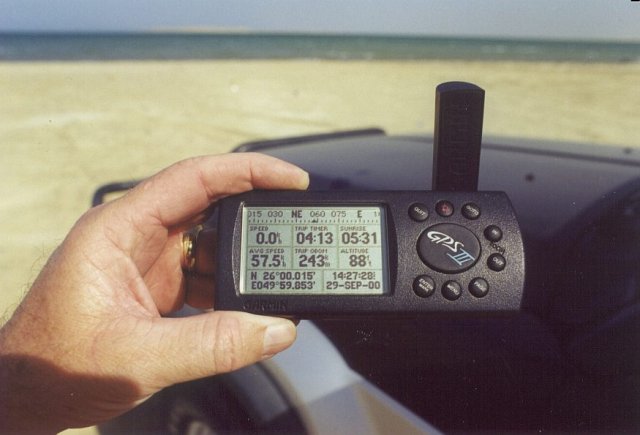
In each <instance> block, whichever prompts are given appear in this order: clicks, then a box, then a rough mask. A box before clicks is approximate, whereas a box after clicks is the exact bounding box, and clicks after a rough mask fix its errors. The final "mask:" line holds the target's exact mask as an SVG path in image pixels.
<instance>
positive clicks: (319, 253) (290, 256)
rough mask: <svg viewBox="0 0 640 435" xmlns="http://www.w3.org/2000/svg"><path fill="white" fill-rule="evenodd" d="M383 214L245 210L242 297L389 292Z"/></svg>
mask: <svg viewBox="0 0 640 435" xmlns="http://www.w3.org/2000/svg"><path fill="white" fill-rule="evenodd" d="M385 241H386V225H385V216H384V208H383V207H381V206H379V205H365V206H361V205H358V206H355V205H354V206H335V207H334V206H318V207H311V206H301V207H295V206H286V207H283V206H277V207H276V206H269V207H261V206H244V207H243V208H242V242H241V251H242V253H241V259H240V293H242V294H264V295H268V294H316V295H322V294H340V295H345V294H358V295H368V294H370V295H379V294H384V293H386V292H387V289H388V286H387V279H388V278H387V275H388V267H387V251H386V250H387V247H386V246H385Z"/></svg>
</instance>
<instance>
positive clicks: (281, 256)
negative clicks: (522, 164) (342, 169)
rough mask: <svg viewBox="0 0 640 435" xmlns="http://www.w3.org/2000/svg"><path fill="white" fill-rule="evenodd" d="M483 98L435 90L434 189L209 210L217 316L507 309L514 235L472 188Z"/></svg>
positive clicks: (498, 208) (229, 202)
mask: <svg viewBox="0 0 640 435" xmlns="http://www.w3.org/2000/svg"><path fill="white" fill-rule="evenodd" d="M483 104H484V91H483V90H482V89H480V88H479V87H477V86H475V85H472V84H468V83H461V82H451V83H445V84H442V85H440V86H438V88H437V90H436V123H435V134H434V171H433V186H434V189H435V190H434V191H306V192H301V191H296V192H293V191H252V192H247V193H245V194H241V195H237V196H233V197H229V198H225V199H223V200H221V201H220V202H219V205H218V209H219V216H218V245H217V272H216V294H215V304H214V307H215V309H217V310H240V311H248V312H252V313H258V314H272V315H280V316H287V317H296V318H331V317H345V316H351V315H363V316H375V315H418V314H426V313H473V312H495V313H509V312H513V311H517V310H519V308H520V305H521V301H522V291H523V286H524V250H523V245H522V236H521V234H520V229H519V226H518V223H517V220H516V217H515V214H514V212H513V209H512V206H511V203H510V201H509V199H508V198H507V196H506V194H504V193H503V192H477V191H476V189H477V184H478V169H479V162H480V141H481V136H482V113H483Z"/></svg>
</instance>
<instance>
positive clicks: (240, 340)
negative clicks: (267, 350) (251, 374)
mask: <svg viewBox="0 0 640 435" xmlns="http://www.w3.org/2000/svg"><path fill="white" fill-rule="evenodd" d="M242 330H243V325H241V324H240V321H239V319H237V318H235V317H233V316H226V315H221V316H218V317H217V319H216V324H215V325H214V331H215V333H214V339H213V343H212V345H213V349H212V353H213V365H214V370H215V372H216V373H223V372H229V371H232V370H235V369H238V368H240V367H242V366H243V365H245V364H247V362H248V361H247V360H248V348H247V344H246V341H245V339H244V337H243V334H242Z"/></svg>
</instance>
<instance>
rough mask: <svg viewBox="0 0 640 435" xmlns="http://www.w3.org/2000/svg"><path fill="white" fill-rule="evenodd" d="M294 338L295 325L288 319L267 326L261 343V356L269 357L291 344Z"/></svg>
mask: <svg viewBox="0 0 640 435" xmlns="http://www.w3.org/2000/svg"><path fill="white" fill-rule="evenodd" d="M295 339H296V327H295V326H294V325H293V323H291V322H289V321H282V322H278V323H275V324H272V325H269V326H267V329H266V331H265V332H264V338H263V343H262V358H263V359H264V358H269V357H271V356H273V355H275V354H276V353H278V352H281V351H283V350H285V349H286V348H287V347H289V346H291V343H293V340H295Z"/></svg>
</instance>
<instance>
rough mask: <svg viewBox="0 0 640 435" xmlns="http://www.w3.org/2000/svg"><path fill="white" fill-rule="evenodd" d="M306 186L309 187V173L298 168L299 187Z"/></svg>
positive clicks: (303, 187)
mask: <svg viewBox="0 0 640 435" xmlns="http://www.w3.org/2000/svg"><path fill="white" fill-rule="evenodd" d="M298 169H300V168H298ZM307 187H309V173H308V172H307V171H305V170H304V169H300V188H302V189H306V188H307Z"/></svg>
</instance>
